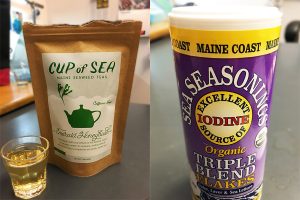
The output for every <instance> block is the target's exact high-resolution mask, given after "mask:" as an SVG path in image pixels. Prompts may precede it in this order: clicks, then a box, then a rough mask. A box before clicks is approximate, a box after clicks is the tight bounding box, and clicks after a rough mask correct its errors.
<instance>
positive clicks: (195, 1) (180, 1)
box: [150, 0, 300, 42]
mask: <svg viewBox="0 0 300 200" xmlns="http://www.w3.org/2000/svg"><path fill="white" fill-rule="evenodd" d="M203 4H215V5H220V4H235V5H237V4H242V5H257V4H259V5H267V6H271V5H274V6H276V7H278V8H279V9H280V10H281V11H282V12H283V21H282V29H281V37H280V41H281V42H298V41H299V30H300V9H299V8H300V0H151V9H150V20H151V39H152V40H155V39H157V38H160V37H163V36H165V35H168V34H169V32H168V23H167V17H168V13H169V12H170V11H171V9H172V7H175V6H176V7H177V6H184V5H187V6H193V5H198V6H201V5H203ZM285 34H287V38H286V37H285Z"/></svg>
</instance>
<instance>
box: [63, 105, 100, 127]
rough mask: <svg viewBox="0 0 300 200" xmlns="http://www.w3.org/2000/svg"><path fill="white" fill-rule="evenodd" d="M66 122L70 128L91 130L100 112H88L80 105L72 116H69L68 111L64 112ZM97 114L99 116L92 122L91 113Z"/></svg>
mask: <svg viewBox="0 0 300 200" xmlns="http://www.w3.org/2000/svg"><path fill="white" fill-rule="evenodd" d="M64 112H65V114H66V116H67V118H68V122H69V124H70V126H71V127H72V128H92V127H93V126H94V124H95V122H96V121H98V119H99V118H100V116H101V112H100V111H97V110H96V111H90V110H88V109H84V108H83V105H82V104H81V105H80V108H79V109H77V110H73V112H72V114H71V115H70V114H69V113H68V111H66V110H64ZM95 112H97V113H99V116H98V117H97V119H96V120H94V117H93V113H95Z"/></svg>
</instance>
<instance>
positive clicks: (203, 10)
mask: <svg viewBox="0 0 300 200" xmlns="http://www.w3.org/2000/svg"><path fill="white" fill-rule="evenodd" d="M281 17H282V13H281V12H280V11H279V10H278V8H276V7H270V6H250V5H247V6H246V5H239V6H233V5H231V6H228V5H221V6H216V5H214V6H213V5H204V6H193V7H178V8H173V10H172V12H171V13H170V14H169V18H170V24H171V26H174V27H178V28H187V29H199V30H253V29H262V28H272V27H276V26H280V25H281Z"/></svg>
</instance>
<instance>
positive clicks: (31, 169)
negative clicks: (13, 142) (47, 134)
mask: <svg viewBox="0 0 300 200" xmlns="http://www.w3.org/2000/svg"><path fill="white" fill-rule="evenodd" d="M6 156H7V158H9V159H10V160H9V161H7V162H6V163H5V165H6V166H5V167H6V168H7V171H8V173H9V175H10V177H11V180H12V186H13V188H14V191H15V195H16V196H18V197H20V198H23V199H29V198H32V197H35V196H37V195H39V194H40V193H41V192H42V191H43V190H44V189H45V188H46V164H47V154H46V153H45V151H44V147H42V146H40V145H38V144H26V145H22V146H18V147H16V148H15V149H14V150H13V151H11V152H9V153H7V155H6Z"/></svg>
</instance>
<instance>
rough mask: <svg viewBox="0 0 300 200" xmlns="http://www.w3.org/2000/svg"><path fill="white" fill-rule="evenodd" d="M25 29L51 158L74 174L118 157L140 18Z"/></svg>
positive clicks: (100, 167)
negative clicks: (136, 19) (137, 19)
mask: <svg viewBox="0 0 300 200" xmlns="http://www.w3.org/2000/svg"><path fill="white" fill-rule="evenodd" d="M23 30H24V37H25V43H26V51H27V56H28V61H29V66H30V71H31V76H32V84H33V91H34V96H35V104H36V110H37V114H38V119H39V125H40V131H41V135H42V136H44V137H46V138H47V139H48V140H49V142H50V149H49V152H50V154H49V162H50V163H52V164H54V165H56V166H58V167H60V168H62V169H63V170H64V171H66V172H67V173H69V174H71V175H74V176H92V175H94V174H96V173H98V172H100V171H102V170H103V169H105V168H107V167H108V166H110V165H112V164H115V163H118V162H120V160H121V151H122V143H123V138H124V129H125V124H126V117H127V111H128V105H129V98H130V92H131V86H132V80H133V75H134V68H135V62H136V55H137V49H138V45H139V38H140V31H141V22H137V21H116V22H107V21H92V22H90V23H86V24H83V25H79V26H73V25H52V26H36V25H32V24H25V25H24V26H23Z"/></svg>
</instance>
